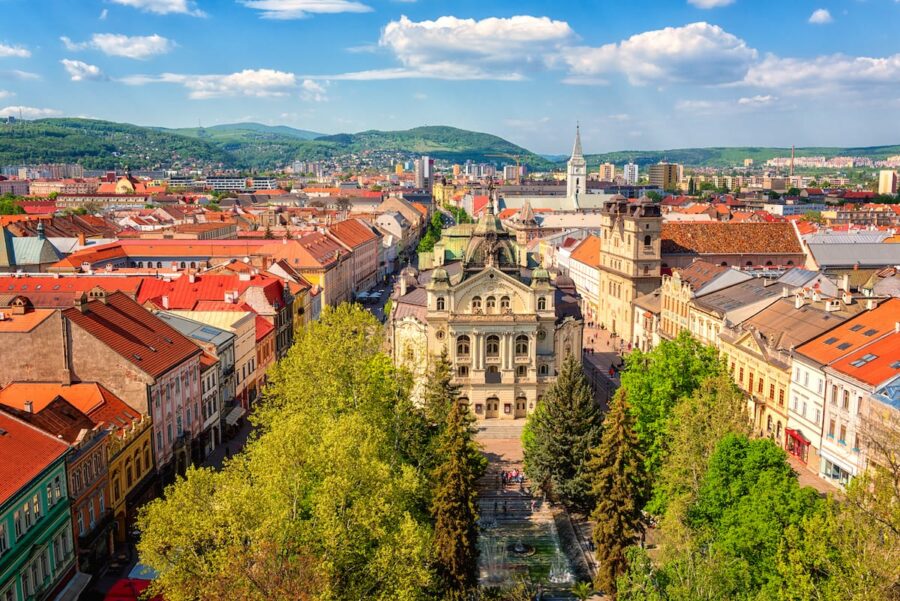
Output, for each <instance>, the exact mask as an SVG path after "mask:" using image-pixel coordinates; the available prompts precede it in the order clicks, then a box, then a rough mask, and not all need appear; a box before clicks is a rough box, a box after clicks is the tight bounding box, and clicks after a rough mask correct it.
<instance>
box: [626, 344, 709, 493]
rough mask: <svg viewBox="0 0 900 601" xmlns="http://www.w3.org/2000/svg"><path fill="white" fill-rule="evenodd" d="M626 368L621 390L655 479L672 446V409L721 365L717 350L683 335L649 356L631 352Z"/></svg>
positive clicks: (660, 345)
mask: <svg viewBox="0 0 900 601" xmlns="http://www.w3.org/2000/svg"><path fill="white" fill-rule="evenodd" d="M625 367H626V368H625V371H624V372H622V378H621V379H622V388H623V389H624V390H625V391H626V392H627V394H628V406H629V408H630V411H631V412H632V415H633V417H634V420H635V426H634V427H635V431H636V432H637V435H638V440H639V441H640V443H641V450H642V453H643V455H644V458H645V462H646V470H647V473H648V475H649V476H650V478H651V480H655V479H656V477H657V474H658V473H659V470H660V467H661V465H662V461H663V458H664V457H665V454H666V452H667V449H668V446H669V427H670V425H671V415H672V410H673V409H674V407H675V405H676V404H677V402H678V401H679V400H680V399H682V398H685V397H688V396H690V395H691V394H693V392H694V391H695V390H696V389H697V388H698V387H699V386H700V383H701V382H702V381H703V380H705V379H706V378H707V377H709V376H711V375H714V374H717V373H720V371H721V364H720V362H719V358H718V355H717V353H716V350H715V349H714V348H712V347H708V346H706V345H703V344H701V343H700V342H698V341H697V340H696V339H694V338H693V337H691V335H690V334H688V333H687V332H681V333H680V334H679V335H678V337H676V338H675V340H664V341H662V342H661V343H660V344H659V346H657V347H656V348H655V349H653V350H652V351H650V352H649V353H643V352H641V351H634V352H632V353H631V354H630V355H629V356H628V359H627V360H626V364H625Z"/></svg>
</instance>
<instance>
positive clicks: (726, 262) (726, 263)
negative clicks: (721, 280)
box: [720, 261, 728, 267]
mask: <svg viewBox="0 0 900 601" xmlns="http://www.w3.org/2000/svg"><path fill="white" fill-rule="evenodd" d="M720 265H722V267H728V261H722V262H721V263H720Z"/></svg>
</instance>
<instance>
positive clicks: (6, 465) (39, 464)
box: [0, 411, 69, 505]
mask: <svg viewBox="0 0 900 601" xmlns="http://www.w3.org/2000/svg"><path fill="white" fill-rule="evenodd" d="M0 430H2V431H3V433H2V434H0V505H3V504H4V503H6V502H7V501H8V500H9V499H11V498H12V496H13V495H14V494H16V493H17V492H18V491H19V490H20V489H21V488H22V487H24V486H26V485H27V484H28V483H29V482H31V481H32V480H34V479H35V478H36V477H37V476H38V475H40V473H41V472H43V471H44V470H45V469H47V468H48V467H50V465H51V464H53V462H54V461H56V460H58V459H59V458H60V457H62V456H63V455H64V454H65V453H66V452H67V451H68V450H69V445H67V444H66V443H64V442H62V441H61V440H57V439H56V438H54V437H53V436H50V435H49V434H47V433H46V432H42V431H41V430H39V429H38V428H35V427H34V426H31V425H29V424H28V423H26V422H24V421H22V420H19V419H16V418H15V417H13V416H11V415H8V414H6V413H4V412H2V411H0Z"/></svg>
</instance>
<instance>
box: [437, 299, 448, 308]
mask: <svg viewBox="0 0 900 601" xmlns="http://www.w3.org/2000/svg"><path fill="white" fill-rule="evenodd" d="M445 305H446V301H445V300H444V297H443V296H439V297H438V299H437V310H438V311H443V310H444V307H445Z"/></svg>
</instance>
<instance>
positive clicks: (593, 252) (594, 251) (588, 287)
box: [569, 235, 601, 323]
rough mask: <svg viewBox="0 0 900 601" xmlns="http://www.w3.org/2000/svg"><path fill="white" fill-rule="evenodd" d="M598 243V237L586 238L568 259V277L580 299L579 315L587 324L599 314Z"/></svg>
mask: <svg viewBox="0 0 900 601" xmlns="http://www.w3.org/2000/svg"><path fill="white" fill-rule="evenodd" d="M600 243H601V240H600V238H599V237H598V236H593V235H592V236H588V237H587V238H585V239H584V240H582V241H581V242H580V243H579V244H578V246H576V247H575V249H574V250H572V254H571V255H570V257H569V277H570V278H572V282H573V283H574V284H575V290H577V291H578V295H579V296H580V297H581V314H582V315H583V316H584V319H585V321H587V322H588V323H593V322H594V321H596V320H597V318H598V316H599V314H600V252H601V248H600Z"/></svg>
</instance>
